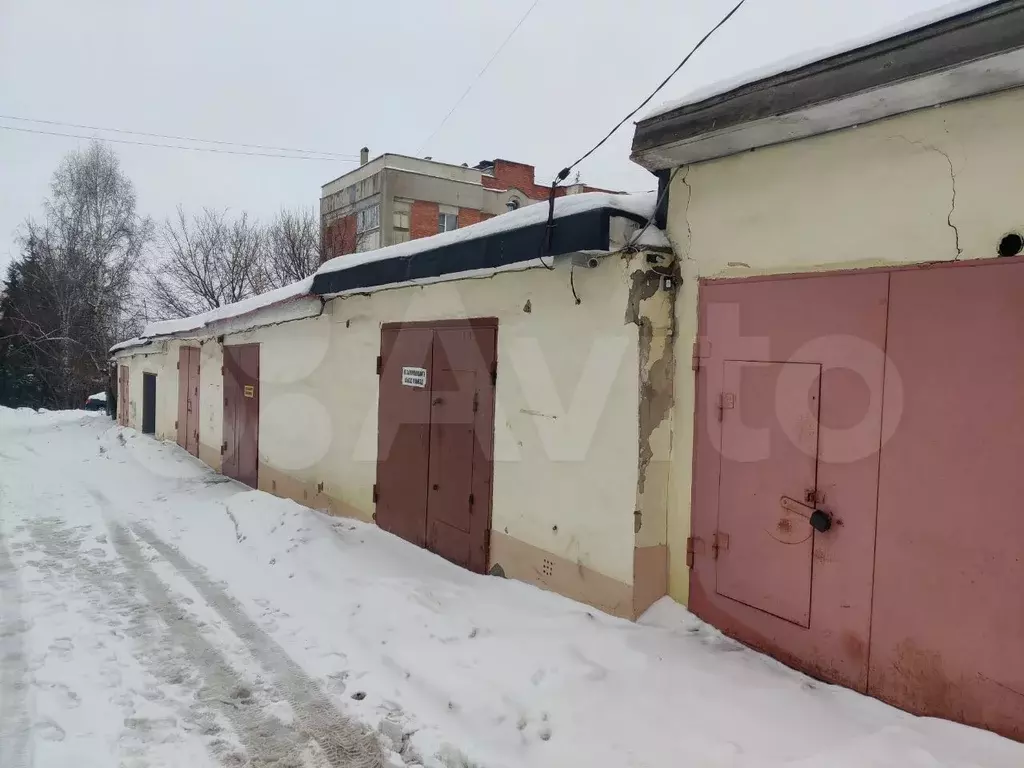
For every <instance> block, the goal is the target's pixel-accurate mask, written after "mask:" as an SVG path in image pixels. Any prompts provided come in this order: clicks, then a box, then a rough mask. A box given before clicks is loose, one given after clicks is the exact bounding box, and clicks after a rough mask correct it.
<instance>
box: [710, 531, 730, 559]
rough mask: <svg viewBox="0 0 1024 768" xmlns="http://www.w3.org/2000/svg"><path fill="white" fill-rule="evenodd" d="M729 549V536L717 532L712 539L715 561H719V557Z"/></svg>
mask: <svg viewBox="0 0 1024 768" xmlns="http://www.w3.org/2000/svg"><path fill="white" fill-rule="evenodd" d="M727 549H729V534H728V533H721V532H715V534H714V535H713V536H712V537H711V551H712V552H713V553H714V558H715V560H717V559H718V556H719V555H720V554H721V553H722V552H725V551H726V550H727Z"/></svg>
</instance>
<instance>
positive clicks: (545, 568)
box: [540, 558, 555, 576]
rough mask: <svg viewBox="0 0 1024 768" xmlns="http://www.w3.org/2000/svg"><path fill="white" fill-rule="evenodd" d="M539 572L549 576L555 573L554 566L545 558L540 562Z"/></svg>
mask: <svg viewBox="0 0 1024 768" xmlns="http://www.w3.org/2000/svg"><path fill="white" fill-rule="evenodd" d="M540 572H541V573H543V574H544V575H545V576H551V575H552V574H553V573H554V572H555V564H554V563H553V562H551V561H550V560H548V559H547V558H545V559H544V560H543V561H542V562H541V566H540Z"/></svg>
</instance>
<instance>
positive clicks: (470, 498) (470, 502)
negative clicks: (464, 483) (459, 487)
mask: <svg viewBox="0 0 1024 768" xmlns="http://www.w3.org/2000/svg"><path fill="white" fill-rule="evenodd" d="M475 500H476V497H475V496H473V494H472V493H471V494H469V506H471V507H472V506H473V502H474V501H475Z"/></svg>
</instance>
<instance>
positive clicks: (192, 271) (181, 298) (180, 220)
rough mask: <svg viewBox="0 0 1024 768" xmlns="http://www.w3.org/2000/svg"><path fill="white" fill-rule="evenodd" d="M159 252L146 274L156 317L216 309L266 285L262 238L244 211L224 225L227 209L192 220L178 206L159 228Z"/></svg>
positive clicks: (249, 294)
mask: <svg viewBox="0 0 1024 768" xmlns="http://www.w3.org/2000/svg"><path fill="white" fill-rule="evenodd" d="M157 250H158V258H157V260H156V262H155V263H154V265H153V266H152V267H151V269H150V276H151V283H152V289H151V298H152V303H153V310H154V312H155V313H156V314H157V315H158V316H160V317H165V318H172V317H187V316H189V315H194V314H197V313H199V312H204V311H206V310H209V309H216V308H217V307H221V306H224V305H225V304H232V303H234V302H236V301H240V300H241V299H245V298H248V297H249V296H253V295H254V294H256V293H258V292H260V291H261V290H262V289H263V288H264V287H265V286H264V279H265V278H264V272H265V267H264V259H265V251H266V248H265V237H264V234H263V232H262V231H261V229H260V227H259V225H258V224H257V223H256V222H255V221H253V220H251V219H250V218H249V215H248V214H246V213H242V215H241V216H240V217H238V218H237V219H235V220H233V221H228V216H227V212H226V211H217V210H212V209H210V208H204V209H203V211H202V213H199V214H197V215H195V216H193V217H192V218H191V219H190V218H189V217H188V216H186V215H185V212H184V210H182V208H181V207H180V206H179V208H178V213H177V217H176V218H175V219H173V220H172V219H167V220H166V221H165V222H164V223H163V225H162V226H161V227H160V231H159V236H158V239H157Z"/></svg>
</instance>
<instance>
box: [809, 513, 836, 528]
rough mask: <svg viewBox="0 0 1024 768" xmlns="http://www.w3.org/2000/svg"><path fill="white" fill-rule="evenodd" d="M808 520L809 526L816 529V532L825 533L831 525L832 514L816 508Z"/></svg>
mask: <svg viewBox="0 0 1024 768" xmlns="http://www.w3.org/2000/svg"><path fill="white" fill-rule="evenodd" d="M809 522H810V523H811V528H813V529H814V530H816V531H818V533H825V531H827V530H829V529H830V528H831V527H832V515H830V514H829V513H828V512H824V511H823V510H820V509H816V510H814V511H813V512H811V517H810V519H809Z"/></svg>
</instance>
